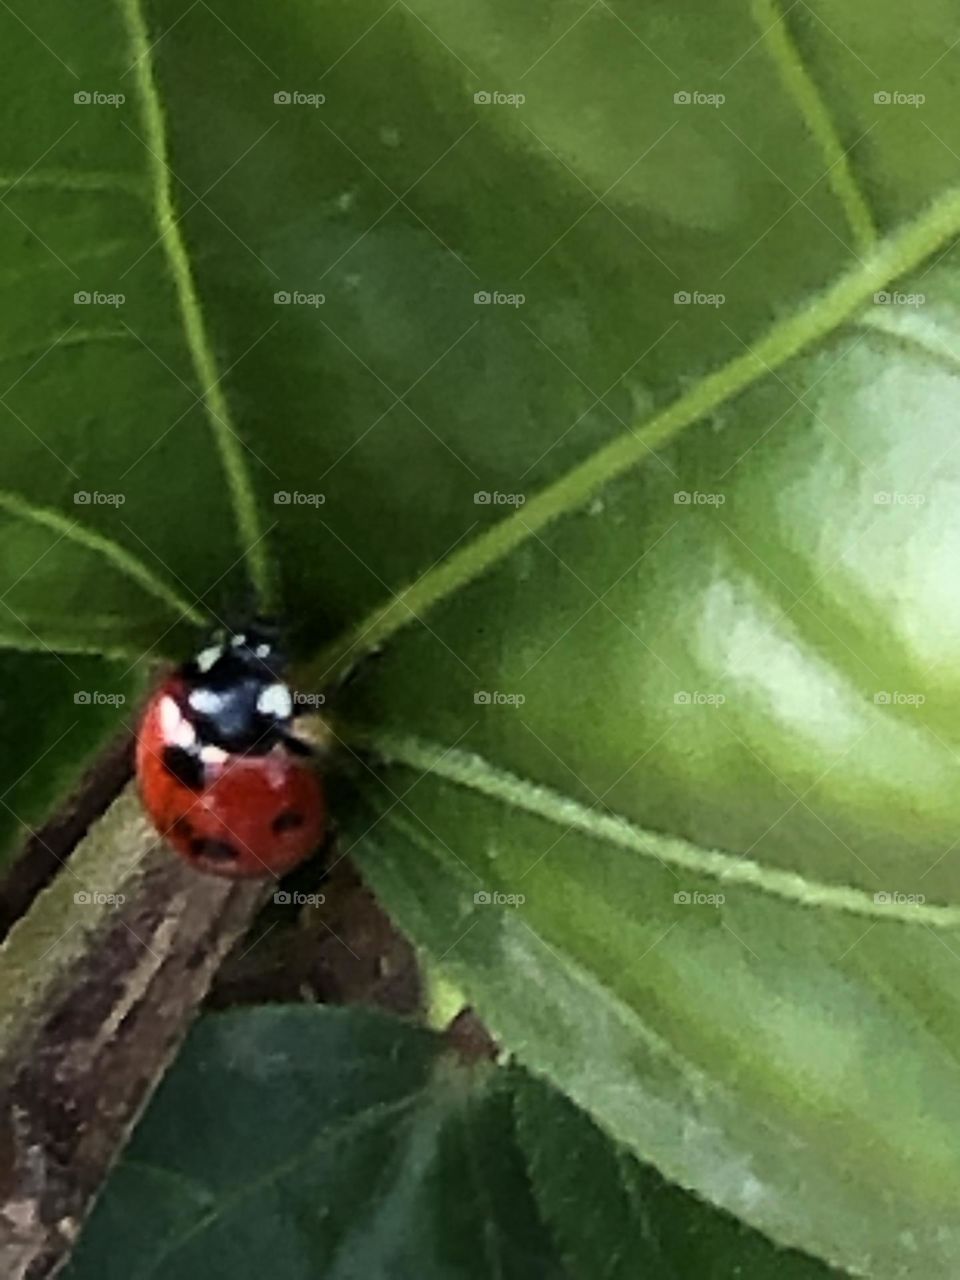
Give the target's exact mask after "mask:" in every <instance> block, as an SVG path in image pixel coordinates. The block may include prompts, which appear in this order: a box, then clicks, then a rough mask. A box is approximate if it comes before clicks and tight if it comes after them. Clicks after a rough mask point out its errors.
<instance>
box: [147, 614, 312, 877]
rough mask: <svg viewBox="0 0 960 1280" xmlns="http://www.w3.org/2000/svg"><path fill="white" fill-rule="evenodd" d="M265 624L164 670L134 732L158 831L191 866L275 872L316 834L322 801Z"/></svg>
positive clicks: (308, 849)
mask: <svg viewBox="0 0 960 1280" xmlns="http://www.w3.org/2000/svg"><path fill="white" fill-rule="evenodd" d="M280 667H281V660H280V657H279V655H278V653H277V651H276V649H275V646H274V643H273V640H272V638H271V637H270V635H269V634H268V632H267V631H266V630H265V629H261V628H258V627H248V628H247V629H246V630H245V631H242V632H239V633H238V634H236V635H233V636H231V637H229V639H228V640H225V641H223V642H221V643H212V644H210V645H209V646H208V647H207V648H205V649H203V650H202V651H201V652H200V653H198V654H197V656H196V657H195V658H194V659H193V660H192V661H191V662H188V663H186V664H185V665H184V666H182V667H180V668H179V669H178V670H177V671H175V672H173V674H172V675H170V676H169V677H167V679H165V680H164V681H163V683H162V684H161V685H160V686H159V688H158V689H157V690H156V691H155V693H154V694H153V695H152V697H151V698H150V701H149V702H148V704H147V707H146V710H145V711H144V714H143V719H142V721H141V723H140V728H139V730H138V733H137V752H136V761H137V779H138V782H139V786H140V795H141V797H142V799H143V804H144V807H145V809H146V811H147V813H148V814H149V816H150V818H151V820H152V822H153V824H154V826H155V827H156V829H157V831H159V833H160V834H161V835H162V836H164V837H165V838H166V839H167V840H168V841H169V842H170V844H171V845H172V846H173V848H174V849H175V850H176V851H177V853H179V854H180V855H181V857H183V858H184V859H186V861H187V862H189V863H190V865H191V866H192V867H195V868H196V869H197V870H199V871H206V872H209V873H210V874H212V875H218V876H231V877H243V878H246V877H256V876H269V875H273V876H282V875H284V874H285V873H286V872H288V871H290V870H291V869H292V868H293V867H295V866H296V865H297V863H299V862H302V861H303V859H304V858H306V857H307V856H308V855H309V854H311V853H312V852H313V851H314V850H315V849H316V848H317V847H318V845H319V844H320V843H321V840H322V839H323V835H324V829H325V818H326V802H325V797H324V792H323V787H322V785H321V782H320V778H319V776H318V774H317V772H316V770H315V769H314V768H313V766H312V764H311V762H310V761H309V759H307V757H308V756H309V755H310V754H311V751H310V748H309V747H308V746H307V745H306V744H305V743H303V742H301V741H300V740H299V739H298V738H296V737H295V736H294V734H293V695H292V694H291V692H290V688H289V686H288V685H287V684H286V682H285V681H284V680H283V679H282V678H280V677H278V675H277V671H278V669H280Z"/></svg>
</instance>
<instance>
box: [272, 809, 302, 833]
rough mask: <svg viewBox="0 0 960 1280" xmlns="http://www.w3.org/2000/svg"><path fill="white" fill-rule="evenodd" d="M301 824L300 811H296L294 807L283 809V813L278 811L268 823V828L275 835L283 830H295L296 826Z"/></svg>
mask: <svg viewBox="0 0 960 1280" xmlns="http://www.w3.org/2000/svg"><path fill="white" fill-rule="evenodd" d="M302 826H303V814H302V813H297V811H296V809H284V811H283V813H278V814H277V816H276V817H275V818H274V820H273V821H272V822H271V823H270V830H271V831H272V832H273V834H274V835H275V836H280V835H283V833H284V831H295V830H296V828H297V827H302Z"/></svg>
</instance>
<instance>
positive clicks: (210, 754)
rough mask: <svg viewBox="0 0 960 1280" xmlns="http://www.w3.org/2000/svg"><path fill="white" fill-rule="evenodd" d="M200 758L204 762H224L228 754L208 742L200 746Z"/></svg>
mask: <svg viewBox="0 0 960 1280" xmlns="http://www.w3.org/2000/svg"><path fill="white" fill-rule="evenodd" d="M200 759H201V760H202V761H203V763H204V764H224V763H225V762H226V761H227V760H228V759H229V754H228V752H226V751H224V750H223V749H222V748H221V747H215V746H213V745H212V744H209V745H208V746H206V747H201V748H200Z"/></svg>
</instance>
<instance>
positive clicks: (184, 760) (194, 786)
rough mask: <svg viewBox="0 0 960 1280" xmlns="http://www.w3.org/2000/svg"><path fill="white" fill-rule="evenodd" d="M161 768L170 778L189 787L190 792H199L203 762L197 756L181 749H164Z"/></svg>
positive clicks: (201, 783) (201, 784)
mask: <svg viewBox="0 0 960 1280" xmlns="http://www.w3.org/2000/svg"><path fill="white" fill-rule="evenodd" d="M163 767H164V769H166V771H167V773H169V774H170V775H171V777H173V778H176V780H177V781H178V782H180V783H182V784H183V786H185V787H189V788H190V790H191V791H199V790H200V789H201V788H202V786H203V761H202V760H201V759H200V757H199V756H195V755H193V754H191V752H189V751H185V750H184V748H183V747H164V749H163Z"/></svg>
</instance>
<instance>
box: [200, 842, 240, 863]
mask: <svg viewBox="0 0 960 1280" xmlns="http://www.w3.org/2000/svg"><path fill="white" fill-rule="evenodd" d="M190 852H191V853H192V854H193V856H194V857H195V858H210V860H211V861H213V862H236V860H237V859H238V858H239V857H240V854H239V853H238V852H237V850H236V849H235V848H234V847H233V845H232V844H230V843H229V841H227V840H211V839H210V838H209V837H206V838H205V837H202V836H198V837H197V838H196V840H191V841H190Z"/></svg>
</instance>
